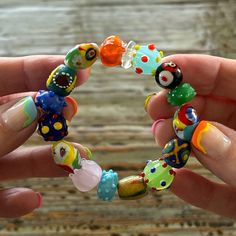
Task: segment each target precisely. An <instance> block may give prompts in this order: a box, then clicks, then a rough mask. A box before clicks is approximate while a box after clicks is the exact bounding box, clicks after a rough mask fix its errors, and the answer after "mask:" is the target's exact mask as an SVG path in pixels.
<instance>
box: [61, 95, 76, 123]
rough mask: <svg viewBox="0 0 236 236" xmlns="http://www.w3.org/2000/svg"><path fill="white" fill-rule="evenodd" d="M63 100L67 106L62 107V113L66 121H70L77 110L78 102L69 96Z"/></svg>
mask: <svg viewBox="0 0 236 236" xmlns="http://www.w3.org/2000/svg"><path fill="white" fill-rule="evenodd" d="M65 100H66V103H67V106H66V107H65V108H64V109H63V112H62V114H63V116H64V117H65V118H66V119H67V120H68V121H71V120H72V118H73V117H74V116H75V115H76V114H77V112H78V103H77V102H76V100H75V99H74V98H72V97H70V96H68V97H66V98H65Z"/></svg>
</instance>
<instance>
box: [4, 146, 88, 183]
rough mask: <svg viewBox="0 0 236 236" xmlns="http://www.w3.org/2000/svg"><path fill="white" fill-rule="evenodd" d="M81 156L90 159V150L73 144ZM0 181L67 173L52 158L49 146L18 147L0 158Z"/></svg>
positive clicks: (65, 174)
mask: <svg viewBox="0 0 236 236" xmlns="http://www.w3.org/2000/svg"><path fill="white" fill-rule="evenodd" d="M74 145H75V147H76V148H77V149H78V150H79V153H80V155H81V157H82V158H88V159H91V152H90V150H89V149H88V148H87V147H84V146H82V145H81V144H78V143H76V144H74ZM0 173H1V175H0V181H7V180H14V179H25V178H31V177H62V176H67V175H68V173H67V172H65V171H64V170H62V169H61V168H60V167H58V166H57V165H56V164H55V163H54V161H53V158H52V150H51V146H50V145H47V146H41V147H31V148H20V149H18V150H16V151H14V152H11V153H9V154H8V155H6V156H4V157H2V158H0Z"/></svg>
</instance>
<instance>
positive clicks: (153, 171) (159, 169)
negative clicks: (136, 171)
mask: <svg viewBox="0 0 236 236" xmlns="http://www.w3.org/2000/svg"><path fill="white" fill-rule="evenodd" d="M142 174H143V178H144V181H145V183H146V184H147V186H148V187H150V188H152V189H153V190H157V191H159V190H163V189H166V188H168V187H169V186H170V185H171V183H172V181H173V180H174V175H175V172H174V171H173V170H172V168H171V167H170V166H169V165H167V163H166V162H165V161H164V160H163V159H159V160H155V161H151V160H150V161H149V162H148V163H147V165H146V167H145V168H144V170H143V173H142Z"/></svg>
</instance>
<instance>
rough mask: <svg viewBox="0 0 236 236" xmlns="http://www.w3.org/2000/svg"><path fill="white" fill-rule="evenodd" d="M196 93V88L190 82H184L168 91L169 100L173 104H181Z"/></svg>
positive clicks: (189, 99)
mask: <svg viewBox="0 0 236 236" xmlns="http://www.w3.org/2000/svg"><path fill="white" fill-rule="evenodd" d="M195 95H196V92H195V90H194V88H193V87H192V86H191V85H190V84H188V83H184V84H181V85H179V86H178V87H176V88H175V89H173V90H171V91H170V92H168V93H167V101H168V102H169V103H170V104H171V105H173V106H181V105H182V104H184V103H186V102H189V101H191V100H192V99H193V98H194V96H195Z"/></svg>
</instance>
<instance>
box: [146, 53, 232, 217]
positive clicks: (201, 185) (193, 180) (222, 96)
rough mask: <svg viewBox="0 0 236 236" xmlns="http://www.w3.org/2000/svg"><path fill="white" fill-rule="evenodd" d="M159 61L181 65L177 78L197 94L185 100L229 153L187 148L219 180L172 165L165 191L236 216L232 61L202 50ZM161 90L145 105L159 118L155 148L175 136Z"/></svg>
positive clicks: (208, 208)
mask: <svg viewBox="0 0 236 236" xmlns="http://www.w3.org/2000/svg"><path fill="white" fill-rule="evenodd" d="M164 61H173V62H175V63H176V64H177V65H178V66H179V67H180V68H181V69H182V72H183V75H184V81H183V82H188V83H190V84H191V85H192V87H194V88H195V90H196V92H197V96H196V97H195V98H194V99H193V100H192V101H191V102H190V104H191V105H192V106H193V107H194V108H195V109H196V111H197V113H198V115H199V117H200V120H207V121H211V123H212V124H213V125H214V126H215V127H217V128H218V129H219V130H220V131H221V132H222V133H224V134H225V135H226V136H227V137H228V138H229V139H230V140H231V147H230V150H229V152H228V153H227V155H225V156H223V157H221V158H219V159H214V157H210V156H207V155H204V154H203V153H201V152H199V151H198V150H196V149H195V148H194V147H192V148H193V154H194V155H195V156H196V158H197V159H198V160H199V162H200V163H201V164H202V165H203V166H204V167H205V168H207V169H209V170H210V171H211V172H212V173H213V174H214V175H216V176H217V177H219V178H220V179H221V180H222V183H214V182H212V181H211V180H208V179H206V178H204V177H202V176H200V175H198V174H196V173H193V172H192V171H190V170H187V169H185V168H182V169H176V172H177V174H176V178H175V180H174V182H173V184H172V186H171V191H172V192H173V193H174V194H176V195H177V196H178V197H180V198H182V199H183V200H185V201H186V202H188V203H190V204H192V205H195V206H197V207H200V208H203V209H206V210H209V211H212V212H215V213H217V214H220V215H223V216H227V217H231V218H236V202H235V201H234V199H235V197H236V184H235V183H236V175H235V168H234V167H235V166H236V154H235V153H236V132H235V129H236V83H235V82H236V80H235V76H236V60H230V59H224V58H219V57H213V56H207V55H173V56H170V57H166V58H164ZM165 94H166V91H165V90H163V91H161V92H159V93H158V94H156V95H154V96H152V97H151V99H150V100H149V102H148V104H147V108H146V109H147V112H148V114H149V116H150V117H151V118H152V119H153V120H154V121H157V120H160V119H163V120H162V121H161V122H159V123H158V125H157V126H156V128H155V130H154V132H153V134H154V137H155V140H156V142H157V144H158V145H159V146H161V147H163V146H164V145H165V143H167V142H168V141H169V140H170V139H172V138H174V137H175V134H174V131H173V128H172V119H173V115H174V112H175V110H176V107H173V106H171V105H170V104H168V103H167V100H166V96H165ZM157 108H158V109H157ZM183 183H184V187H183ZM196 186H197V187H196Z"/></svg>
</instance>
